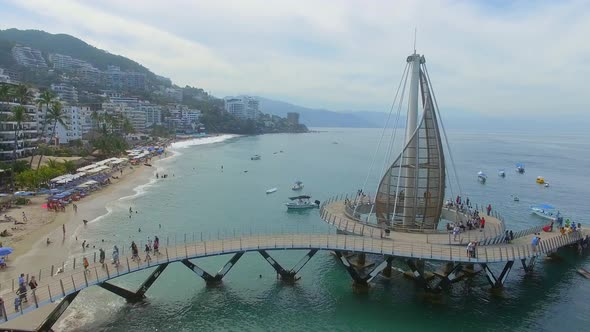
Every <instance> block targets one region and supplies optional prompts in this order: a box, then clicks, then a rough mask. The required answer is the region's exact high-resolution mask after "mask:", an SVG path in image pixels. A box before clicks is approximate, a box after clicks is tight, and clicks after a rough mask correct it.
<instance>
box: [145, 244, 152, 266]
mask: <svg viewBox="0 0 590 332" xmlns="http://www.w3.org/2000/svg"><path fill="white" fill-rule="evenodd" d="M150 251H151V248H150V246H149V245H148V244H147V243H146V244H145V260H144V262H149V261H151V260H152V257H151V256H150Z"/></svg>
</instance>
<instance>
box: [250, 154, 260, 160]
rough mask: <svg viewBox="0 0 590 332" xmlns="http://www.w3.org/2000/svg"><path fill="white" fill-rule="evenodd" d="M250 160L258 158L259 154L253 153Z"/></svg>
mask: <svg viewBox="0 0 590 332" xmlns="http://www.w3.org/2000/svg"><path fill="white" fill-rule="evenodd" d="M250 160H260V155H258V154H255V155H253V156H252V157H250Z"/></svg>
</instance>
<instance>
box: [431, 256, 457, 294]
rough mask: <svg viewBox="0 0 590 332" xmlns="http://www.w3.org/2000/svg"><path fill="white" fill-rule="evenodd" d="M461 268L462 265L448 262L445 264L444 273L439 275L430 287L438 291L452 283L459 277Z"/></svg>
mask: <svg viewBox="0 0 590 332" xmlns="http://www.w3.org/2000/svg"><path fill="white" fill-rule="evenodd" d="M461 270H463V265H461V264H457V265H453V263H449V264H447V266H446V271H444V272H445V275H442V276H441V275H439V277H440V280H439V281H438V282H437V283H436V284H435V285H434V286H433V287H432V288H433V289H434V290H437V291H440V290H442V289H443V288H448V287H449V286H450V285H451V284H452V283H454V282H457V281H459V280H460V279H461V277H459V276H458V274H459V273H460V272H461Z"/></svg>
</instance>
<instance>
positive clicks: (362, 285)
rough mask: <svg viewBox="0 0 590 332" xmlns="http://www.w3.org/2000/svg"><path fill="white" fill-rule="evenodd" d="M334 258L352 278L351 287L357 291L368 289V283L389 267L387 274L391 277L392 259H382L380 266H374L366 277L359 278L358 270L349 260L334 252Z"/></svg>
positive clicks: (338, 252)
mask: <svg viewBox="0 0 590 332" xmlns="http://www.w3.org/2000/svg"><path fill="white" fill-rule="evenodd" d="M336 256H337V257H338V259H339V260H340V262H341V263H342V265H344V267H345V268H346V271H348V274H349V275H350V277H351V278H352V281H353V287H354V288H355V289H357V290H366V289H368V288H369V282H371V281H372V280H373V279H375V277H376V276H378V275H379V273H381V272H382V271H383V270H385V269H386V268H387V267H388V266H389V269H390V270H389V273H390V275H391V260H392V257H388V258H386V259H384V260H383V261H382V262H381V263H380V264H378V265H375V266H374V267H373V269H371V270H370V271H369V272H368V273H367V274H366V275H364V276H361V274H360V273H359V271H358V270H359V269H357V268H356V267H355V266H354V265H353V264H352V263H351V262H350V261H349V260H348V258H346V256H344V255H343V254H342V252H341V251H336Z"/></svg>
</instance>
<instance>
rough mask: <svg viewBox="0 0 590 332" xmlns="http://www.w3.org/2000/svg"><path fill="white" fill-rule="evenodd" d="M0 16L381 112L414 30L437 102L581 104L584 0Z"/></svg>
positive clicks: (256, 88) (12, 12) (165, 63)
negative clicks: (424, 56) (415, 29)
mask: <svg viewBox="0 0 590 332" xmlns="http://www.w3.org/2000/svg"><path fill="white" fill-rule="evenodd" d="M0 12H1V13H2V15H1V16H2V19H1V20H0V28H2V29H6V28H11V27H16V28H20V29H41V30H45V31H48V32H51V33H67V34H71V35H73V36H76V37H78V38H81V39H83V40H84V41H86V42H88V43H90V44H92V45H94V46H96V47H99V48H102V49H105V50H107V51H109V52H111V53H115V54H121V55H124V56H127V57H129V58H131V59H133V60H135V61H138V62H140V63H141V64H143V65H145V66H146V67H148V68H149V69H151V70H152V71H153V72H155V73H157V74H160V75H164V76H167V77H170V78H171V79H172V80H173V81H174V82H175V83H177V84H179V85H182V86H184V85H185V84H189V85H193V86H198V87H201V88H204V89H205V90H207V91H210V92H211V93H213V94H214V95H215V96H218V97H223V96H227V95H235V94H253V95H260V96H265V97H269V98H275V99H281V100H284V101H288V102H292V103H295V104H299V105H303V106H308V107H316V108H327V109H333V110H340V111H343V110H359V111H360V110H371V111H388V109H389V104H390V103H391V100H392V98H393V92H394V91H393V90H394V89H395V87H396V86H397V84H398V82H399V78H400V75H401V73H402V71H403V69H404V66H405V61H406V57H407V55H409V54H410V53H412V48H413V46H412V44H413V35H414V28H415V27H417V29H418V42H417V49H418V53H423V54H425V55H426V60H427V64H428V68H429V72H430V76H431V78H432V80H433V84H434V89H435V92H436V94H437V98H438V102H439V105H440V106H441V107H442V108H447V109H452V110H460V111H465V112H475V113H486V114H488V115H492V114H500V115H505V114H511V113H514V112H516V113H518V114H530V115H533V114H535V115H536V116H540V115H549V114H560V113H561V114H563V113H572V114H581V113H583V112H585V111H587V110H588V102H587V97H588V96H589V95H590V86H589V85H588V77H590V43H589V42H588V40H590V2H588V1H515V2H514V3H513V2H512V1H501V0H489V1H488V0H482V1H435V0H431V1H386V0H382V1H369V0H363V1H360V0H359V1H345V0H333V1H320V0H315V1H311V0H309V1H308V0H296V1H283V0H277V1H268V0H260V1H259V0H251V1H250V0H236V1H227V0H211V1H189V0H185V1H178V0H167V1H150V0H141V1H120V0H100V1H73V0H38V1H36V0H0Z"/></svg>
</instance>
